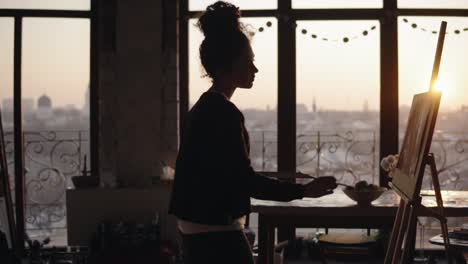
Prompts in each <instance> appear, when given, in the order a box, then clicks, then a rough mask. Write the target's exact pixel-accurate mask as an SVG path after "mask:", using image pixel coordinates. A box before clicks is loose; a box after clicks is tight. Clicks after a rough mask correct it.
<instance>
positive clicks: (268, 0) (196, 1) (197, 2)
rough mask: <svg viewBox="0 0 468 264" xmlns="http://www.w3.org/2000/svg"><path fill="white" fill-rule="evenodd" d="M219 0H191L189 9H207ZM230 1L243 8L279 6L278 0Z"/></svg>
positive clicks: (273, 7)
mask: <svg viewBox="0 0 468 264" xmlns="http://www.w3.org/2000/svg"><path fill="white" fill-rule="evenodd" d="M217 1H218V0H189V10H190V11H199V10H205V9H206V7H207V6H209V5H211V4H213V3H215V2H217ZM228 2H229V3H232V4H234V5H236V6H238V7H239V8H240V9H241V10H253V9H276V8H277V6H278V4H277V0H231V1H228Z"/></svg>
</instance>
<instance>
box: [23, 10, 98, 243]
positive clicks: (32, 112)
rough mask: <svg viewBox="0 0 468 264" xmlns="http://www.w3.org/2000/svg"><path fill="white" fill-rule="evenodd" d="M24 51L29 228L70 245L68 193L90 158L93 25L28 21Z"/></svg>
mask: <svg viewBox="0 0 468 264" xmlns="http://www.w3.org/2000/svg"><path fill="white" fill-rule="evenodd" d="M22 50H23V61H22V70H23V73H22V78H23V79H22V86H23V102H24V103H23V120H24V121H23V122H24V130H25V138H24V141H25V166H26V170H27V173H26V180H25V181H26V184H25V186H26V198H25V199H26V224H27V228H28V229H29V233H30V235H32V236H42V235H48V236H53V237H54V239H52V240H53V241H54V242H55V243H57V244H66V229H65V228H66V219H65V216H66V215H65V212H66V208H65V190H66V189H67V188H72V187H73V184H72V183H71V177H72V176H75V175H79V174H80V170H82V169H83V167H84V166H83V162H84V155H87V156H88V157H89V140H88V139H89V137H88V134H89V68H90V21H89V19H62V18H25V19H24V22H23V49H22ZM88 160H89V158H88ZM88 168H89V166H88ZM39 179H40V180H39ZM50 232H51V233H50Z"/></svg>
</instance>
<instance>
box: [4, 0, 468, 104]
mask: <svg viewBox="0 0 468 264" xmlns="http://www.w3.org/2000/svg"><path fill="white" fill-rule="evenodd" d="M211 2H213V1H206V0H202V1H191V2H190V8H191V9H192V10H200V9H202V8H204V7H205V6H206V5H207V4H208V3H211ZM233 2H234V3H235V4H237V5H239V6H240V8H241V9H242V8H249V9H261V8H276V1H265V0H261V1H260V0H256V1H253V0H237V1H233ZM39 3H40V4H39ZM410 3H411V5H410ZM351 4H354V5H355V6H350V5H351ZM399 4H400V6H401V7H443V6H441V5H446V6H447V7H456V8H468V1H459V0H450V1H448V0H444V1H436V0H418V1H415V0H405V1H403V0H400V2H399ZM325 5H328V6H325ZM381 5H382V1H379V0H361V1H349V0H347V1H346V0H341V1H340V0H335V1H330V0H327V1H325V0H324V1H307V0H294V1H293V7H295V8H301V7H308V8H324V7H335V8H336V7H340V6H344V7H370V8H379V7H381ZM0 8H44V9H47V8H49V9H79V10H83V9H84V10H86V9H89V1H83V0H74V1H71V0H69V1H59V0H55V1H52V0H48V1H37V0H29V1H27V0H1V2H0ZM404 18H406V19H407V20H408V21H409V23H405V22H403V19H404ZM442 19H443V20H445V21H447V22H448V32H449V34H448V35H447V36H446V42H445V47H444V53H443V55H442V64H441V68H440V75H439V77H440V79H441V82H442V86H443V87H444V91H445V89H446V91H445V93H444V95H443V103H442V109H443V110H457V109H458V108H459V107H460V106H461V105H462V104H467V105H468V66H466V61H468V49H467V48H466V47H467V46H468V31H463V29H465V28H468V18H440V17H434V18H427V17H400V18H399V61H400V69H399V72H400V82H399V83H400V104H406V105H409V104H410V103H411V98H412V95H413V94H414V93H418V92H422V91H426V90H427V89H428V86H429V80H430V75H431V69H432V64H433V60H434V53H435V46H436V42H437V35H434V34H431V33H430V32H428V31H432V30H438V28H439V25H440V21H441V20H442ZM243 21H244V22H245V23H247V24H249V25H251V26H252V30H255V29H258V28H260V27H263V28H264V29H265V30H264V31H263V32H257V33H256V34H255V36H254V37H253V39H252V45H253V49H254V52H255V54H256V56H255V60H256V64H257V67H258V68H259V70H260V72H259V73H258V75H257V78H256V80H255V83H254V87H253V88H252V90H242V91H241V90H239V91H236V94H235V96H234V98H233V101H234V102H235V103H236V104H237V105H238V106H239V107H240V108H243V109H245V108H260V109H266V107H267V106H269V107H271V108H274V107H276V101H277V76H278V72H277V22H276V19H275V18H248V19H243ZM268 21H269V22H271V23H272V26H271V27H267V26H266V23H267V22H268ZM194 23H195V20H191V21H190V26H189V39H190V43H189V54H190V58H189V59H190V65H189V67H190V69H191V71H190V100H191V102H194V101H195V100H196V99H197V98H198V96H199V95H200V94H201V93H202V92H203V91H204V90H206V89H207V88H208V87H209V85H210V81H209V79H207V78H203V77H202V75H203V72H202V70H201V68H200V63H199V60H198V45H199V43H200V42H201V40H202V35H201V34H200V33H199V31H198V29H196V28H195V26H194V25H193V24H194ZM413 23H416V24H417V28H416V29H415V28H412V26H411V25H412V24H413ZM373 26H375V29H374V30H370V28H371V27H373ZM89 27H90V24H89V20H87V19H55V18H54V19H49V18H27V19H25V21H24V22H23V43H24V46H23V56H24V57H23V89H24V92H23V93H24V97H30V98H33V99H37V97H39V96H40V95H42V94H44V93H47V94H48V95H50V96H51V97H52V100H53V102H54V105H56V106H65V105H69V104H74V105H76V106H77V107H81V106H82V105H83V103H84V94H85V91H86V88H87V85H88V83H89ZM421 28H424V29H426V30H428V31H422V30H421ZM303 29H305V30H306V31H307V33H306V34H302V30H303ZM456 29H459V30H460V31H461V34H455V33H454V30H456ZM364 30H367V31H368V32H369V34H368V35H367V36H363V34H362V33H363V31H364ZM379 33H380V25H379V22H378V21H376V20H367V21H365V20H361V21H298V27H297V41H296V43H297V49H296V54H297V65H296V67H297V95H298V97H297V102H298V103H303V104H306V106H307V107H308V108H309V109H310V107H311V105H312V101H313V100H314V98H315V100H316V102H317V105H318V107H319V108H320V109H335V110H361V109H362V108H363V105H364V102H365V101H367V102H368V104H369V107H370V109H373V110H378V109H379V93H380V91H379V89H380V70H379V68H380V55H379V54H380V37H379ZM312 34H314V35H317V36H318V37H317V38H316V39H314V38H312V36H311V35H312ZM344 37H348V38H349V39H350V41H349V42H347V43H344V42H343V41H342V40H343V38H344ZM322 38H327V39H328V41H324V40H322ZM0 41H1V43H2V45H1V46H0V58H1V59H0V100H2V99H4V98H7V97H11V96H12V94H13V71H12V69H13V20H12V19H10V18H0ZM291 67H294V65H291Z"/></svg>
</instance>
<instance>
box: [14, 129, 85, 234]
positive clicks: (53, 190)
mask: <svg viewBox="0 0 468 264" xmlns="http://www.w3.org/2000/svg"><path fill="white" fill-rule="evenodd" d="M5 151H6V156H7V163H8V171H9V173H10V183H11V188H12V194H13V195H12V196H13V198H14V183H15V181H14V175H15V174H14V169H15V166H14V143H13V133H12V132H11V131H6V132H5ZM24 152H25V157H24V160H25V161H24V162H25V222H26V228H27V229H28V231H29V233H30V234H31V233H34V234H33V235H42V234H47V233H50V232H51V231H52V230H53V229H63V228H66V218H65V217H66V206H65V204H66V201H65V191H66V189H67V188H72V187H73V184H72V182H71V177H72V176H75V175H79V174H80V173H81V172H80V170H81V169H82V167H83V165H84V164H83V162H84V160H83V158H84V155H85V154H86V155H88V156H89V135H88V131H84V130H78V131H77V130H73V131H67V130H63V131H25V132H24ZM88 167H89V166H88Z"/></svg>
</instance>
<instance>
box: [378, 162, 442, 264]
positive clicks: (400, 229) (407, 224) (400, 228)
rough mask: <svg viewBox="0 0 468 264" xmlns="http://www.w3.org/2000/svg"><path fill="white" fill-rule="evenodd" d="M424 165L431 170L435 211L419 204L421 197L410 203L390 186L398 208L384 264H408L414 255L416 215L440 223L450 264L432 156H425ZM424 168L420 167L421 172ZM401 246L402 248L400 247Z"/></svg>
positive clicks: (440, 199)
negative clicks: (395, 196)
mask: <svg viewBox="0 0 468 264" xmlns="http://www.w3.org/2000/svg"><path fill="white" fill-rule="evenodd" d="M425 165H428V166H429V167H430V169H431V176H432V184H433V185H434V192H435V197H436V201H437V210H434V209H430V208H427V207H425V206H424V205H422V204H421V196H418V199H416V200H414V201H411V199H410V198H409V197H407V196H406V195H405V194H404V193H403V192H400V191H399V189H398V188H397V187H396V186H394V185H392V186H391V187H392V189H393V190H395V191H396V192H397V193H398V195H400V197H401V200H400V206H399V207H398V211H397V215H396V219H395V224H394V225H393V230H392V236H391V239H390V243H389V246H388V249H387V254H386V256H385V262H384V263H385V264H390V263H391V264H394V263H395V264H396V263H410V258H411V257H412V255H413V253H414V242H415V238H416V220H417V216H418V214H423V215H427V216H430V217H434V218H437V219H438V220H439V221H440V225H441V228H442V235H443V237H444V245H445V250H446V253H447V259H448V261H449V263H451V258H450V254H449V249H450V248H449V247H450V244H449V239H448V228H447V219H446V218H445V213H444V204H443V200H442V195H441V192H440V184H439V176H438V173H437V167H436V164H435V160H434V155H433V154H432V153H429V154H428V155H427V158H426V161H425ZM425 167H426V166H422V168H421V169H422V170H424V169H425ZM402 246H403V247H402Z"/></svg>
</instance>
